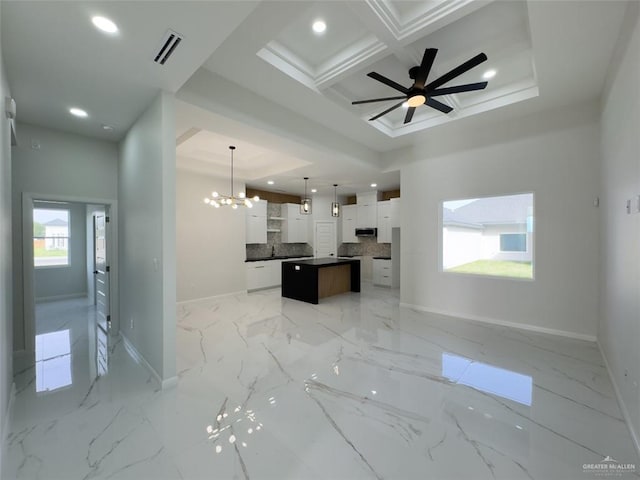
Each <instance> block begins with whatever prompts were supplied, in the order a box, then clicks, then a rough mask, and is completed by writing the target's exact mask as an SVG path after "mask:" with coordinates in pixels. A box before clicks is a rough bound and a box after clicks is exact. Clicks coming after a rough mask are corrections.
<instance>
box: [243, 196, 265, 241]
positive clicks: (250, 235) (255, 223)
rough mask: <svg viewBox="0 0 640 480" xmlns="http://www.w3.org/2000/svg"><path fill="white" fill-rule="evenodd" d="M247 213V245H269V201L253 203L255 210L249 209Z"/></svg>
mask: <svg viewBox="0 0 640 480" xmlns="http://www.w3.org/2000/svg"><path fill="white" fill-rule="evenodd" d="M246 212H247V216H246V222H247V233H246V242H245V243H267V201H266V200H259V201H257V202H253V208H247V209H246Z"/></svg>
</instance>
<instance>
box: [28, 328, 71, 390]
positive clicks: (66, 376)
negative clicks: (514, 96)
mask: <svg viewBox="0 0 640 480" xmlns="http://www.w3.org/2000/svg"><path fill="white" fill-rule="evenodd" d="M72 383H73V379H72V375H71V335H70V330H60V331H57V332H50V333H43V334H40V335H36V392H52V391H54V390H58V389H60V388H63V387H67V386H69V385H71V384H72Z"/></svg>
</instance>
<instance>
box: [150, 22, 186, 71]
mask: <svg viewBox="0 0 640 480" xmlns="http://www.w3.org/2000/svg"><path fill="white" fill-rule="evenodd" d="M181 41H182V35H180V34H179V33H177V32H174V31H173V30H167V33H165V34H164V37H162V42H161V43H160V48H159V49H158V53H156V55H155V57H154V58H153V61H154V62H156V63H158V64H160V65H164V64H165V63H166V62H167V60H169V57H170V56H171V55H172V54H173V52H174V50H175V49H176V47H177V46H178V45H179V44H180V42H181Z"/></svg>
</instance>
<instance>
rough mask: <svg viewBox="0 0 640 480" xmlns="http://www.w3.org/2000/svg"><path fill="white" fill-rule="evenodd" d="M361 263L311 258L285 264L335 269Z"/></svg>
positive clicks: (348, 259) (332, 258)
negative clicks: (334, 267) (338, 266)
mask: <svg viewBox="0 0 640 480" xmlns="http://www.w3.org/2000/svg"><path fill="white" fill-rule="evenodd" d="M356 262H357V263H360V260H358V259H355V258H335V257H327V258H311V259H309V260H292V261H289V262H283V263H293V264H294V265H308V266H310V267H318V268H320V267H333V266H335V265H349V264H351V263H356Z"/></svg>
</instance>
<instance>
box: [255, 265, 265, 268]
mask: <svg viewBox="0 0 640 480" xmlns="http://www.w3.org/2000/svg"><path fill="white" fill-rule="evenodd" d="M255 268H264V265H262V266H261V267H255Z"/></svg>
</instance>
